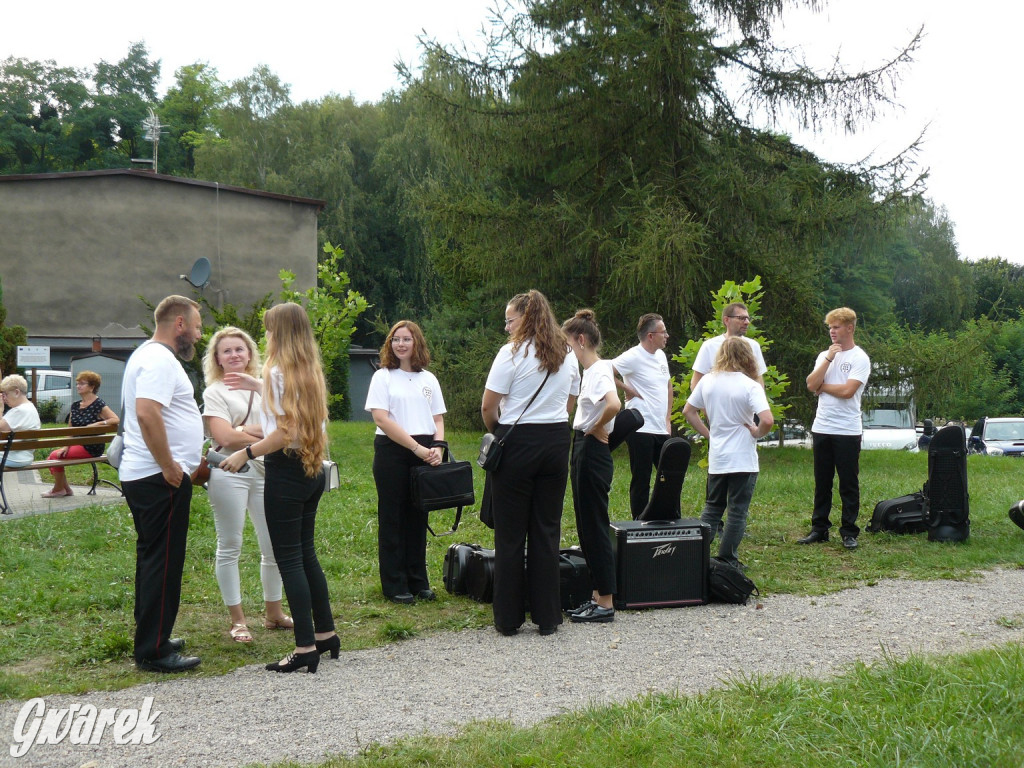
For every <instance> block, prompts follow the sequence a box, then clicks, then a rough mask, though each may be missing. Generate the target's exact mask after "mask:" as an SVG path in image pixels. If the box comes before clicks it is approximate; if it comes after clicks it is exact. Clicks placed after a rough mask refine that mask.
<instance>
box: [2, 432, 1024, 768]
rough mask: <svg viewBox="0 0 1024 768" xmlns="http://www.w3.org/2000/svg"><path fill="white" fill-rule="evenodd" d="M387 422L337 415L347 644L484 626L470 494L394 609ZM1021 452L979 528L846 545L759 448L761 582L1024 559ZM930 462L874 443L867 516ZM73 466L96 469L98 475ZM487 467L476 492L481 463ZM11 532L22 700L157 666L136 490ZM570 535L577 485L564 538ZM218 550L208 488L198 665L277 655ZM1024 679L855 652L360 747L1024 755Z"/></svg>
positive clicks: (903, 757) (13, 665)
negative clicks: (143, 609)
mask: <svg viewBox="0 0 1024 768" xmlns="http://www.w3.org/2000/svg"><path fill="white" fill-rule="evenodd" d="M372 431H373V427H372V425H370V424H366V423H336V424H332V425H331V427H330V434H331V453H332V456H333V457H334V459H335V460H336V461H337V462H338V464H339V468H340V470H341V489H340V491H338V492H335V493H332V494H329V495H327V496H325V497H324V500H323V501H322V503H321V511H320V514H319V516H318V519H317V521H318V531H317V542H318V552H319V555H320V561H321V563H322V564H323V566H324V570H325V571H326V573H327V578H328V582H329V584H330V586H331V602H332V605H333V606H334V609H335V612H336V615H337V617H338V630H339V634H340V635H341V638H342V643H343V647H344V648H346V649H357V648H367V647H372V646H376V645H380V644H383V643H387V642H394V641H400V640H403V639H407V638H410V637H414V636H416V635H419V634H423V633H429V632H438V631H456V630H459V629H462V628H465V627H479V626H486V625H487V624H489V623H490V618H491V617H490V606H488V605H481V604H477V603H475V602H473V601H471V600H469V599H466V598H463V597H453V596H451V595H448V594H447V593H446V592H445V591H444V590H443V588H442V583H441V567H442V562H443V559H444V552H445V549H446V548H447V546H448V544H450V543H452V542H454V541H470V542H478V543H481V544H485V545H489V544H491V543H492V542H493V534H492V532H491V531H490V530H489V529H487V528H485V527H484V526H483V525H482V524H481V523H480V521H479V519H478V517H477V516H476V514H475V510H473V511H471V512H468V513H467V515H466V516H465V517H464V520H463V524H462V527H461V528H460V529H459V532H458V533H457V534H455V535H454V536H451V537H441V538H437V539H434V538H431V539H430V541H429V543H428V563H429V569H430V573H431V577H432V580H433V583H434V586H435V589H436V590H437V592H438V600H437V602H435V603H430V604H417V605H415V606H398V605H394V604H392V603H390V602H388V601H386V600H385V599H384V598H383V596H382V594H381V591H380V583H379V580H378V576H377V554H376V493H375V489H374V485H373V479H372V476H371V472H370V466H371V461H372V454H373V449H372ZM478 437H479V436H478V435H477V434H473V433H465V434H452V435H449V439H450V441H451V443H452V449H453V452H454V454H455V456H456V457H458V458H460V459H472V458H473V457H474V456H475V453H476V447H477V444H478ZM1020 468H1021V467H1020V464H1019V463H1018V462H1016V461H1014V460H1012V459H1004V458H999V457H983V456H972V457H970V458H969V460H968V477H969V484H970V490H971V537H970V540H969V541H967V542H966V543H963V544H937V543H931V542H928V541H927V539H926V536H925V535H923V534H922V535H916V536H893V535H890V534H877V535H872V534H867V533H864V534H862V536H861V547H860V549H859V550H857V551H856V552H854V553H850V552H846V551H845V550H843V549H842V547H841V546H840V545H839V543H838V542H837V541H832V542H830V543H828V544H825V545H820V546H813V547H802V546H797V545H796V544H795V543H794V542H795V539H796V538H798V537H799V536H802V535H803V534H805V533H806V532H807V530H808V525H809V516H810V500H811V496H812V491H813V479H812V472H811V453H810V452H809V451H808V450H806V449H801V448H783V449H768V450H763V451H762V452H761V476H760V478H759V481H758V486H757V490H756V491H755V494H754V501H753V504H752V506H751V514H750V523H749V527H748V536H747V538H746V539H745V540H744V543H743V546H742V548H741V550H740V554H741V557H742V559H743V560H744V561H745V562H746V563H747V564H748V566H749V568H750V570H749V575H750V576H751V577H752V578H753V579H754V581H755V582H757V584H758V586H759V587H760V588H761V590H762V593H763V594H772V593H795V594H809V595H817V594H825V593H829V592H835V591H837V590H841V589H846V588H850V587H856V586H860V585H863V584H871V583H874V582H877V581H878V580H879V579H883V578H909V579H932V578H958V579H967V578H971V577H972V575H973V574H975V573H976V572H977V571H979V570H982V569H987V568H993V567H1012V568H1019V567H1024V534H1022V533H1021V531H1019V530H1018V529H1017V528H1016V527H1015V526H1014V525H1013V524H1012V523H1010V522H1009V521H1008V520H1007V517H1006V510H1007V509H1008V508H1009V506H1010V505H1011V504H1012V503H1013V502H1015V501H1017V500H1018V499H1019V498H1021V496H1022V495H1024V491H1022V489H1021V487H1020V483H1019V476H1020ZM73 469H78V470H79V471H84V472H88V470H87V468H73ZM926 470H927V457H926V456H925V455H924V454H905V453H889V452H866V453H863V454H862V456H861V494H862V506H861V524H862V527H864V526H866V525H867V522H868V520H869V519H870V515H871V509H872V508H873V506H874V503H875V502H876V501H878V500H881V499H886V498H891V497H894V496H898V495H902V494H905V493H909V492H911V491H914V490H917V489H918V488H919V487H920V486H921V484H922V483H923V482H924V480H925V476H926ZM103 471H104V472H110V471H111V470H110V469H109V468H103ZM111 476H112V477H113V475H111ZM71 478H72V482H85V476H84V475H83V476H81V477H80V478H79V477H76V476H75V475H74V474H72V475H71ZM476 479H477V482H478V487H477V492H478V497H479V493H480V492H481V490H482V488H481V486H482V481H483V477H482V473H480V472H477V474H476ZM704 480H705V473H704V470H703V469H701V468H700V467H699V466H696V465H694V466H692V467H691V468H690V471H689V473H688V475H687V479H686V483H685V485H684V488H683V495H682V509H683V514H684V516H696V515H697V514H699V511H700V508H701V506H702V503H703V492H704ZM628 483H629V467H628V461H627V456H626V454H625V451H620V452H619V453H618V455H617V457H616V474H615V481H614V485H613V490H612V510H613V515H612V517H613V518H617V519H625V518H627V517H628V511H627V510H628V500H627V490H628ZM836 501H837V502H838V497H837V499H836ZM616 512H617V514H616ZM453 514H454V512H451V511H447V512H439V513H432V515H431V522H432V524H434V528H435V530H438V531H440V530H447V528H448V527H450V525H451V520H452V517H453ZM0 533H2V535H0V697H2V698H7V699H25V698H30V697H32V696H42V695H48V694H55V693H78V692H84V691H88V690H95V689H109V688H123V687H127V686H129V685H134V684H137V683H141V682H149V681H151V680H152V676H151V675H147V674H140V673H138V672H136V671H135V669H134V667H133V665H132V664H131V638H132V605H133V588H132V577H133V574H134V564H135V553H134V541H135V532H134V529H133V527H132V522H131V516H130V514H129V513H128V510H127V507H126V506H124V505H114V506H108V507H84V508H80V509H78V510H75V511H71V512H66V513H57V514H48V515H39V516H33V517H27V518H22V519H19V520H13V521H6V522H4V523H2V526H0ZM575 542H576V536H575V528H574V524H573V513H572V499H571V493H570V494H567V496H566V504H565V514H564V516H563V543H564V544H565V545H568V544H572V543H575ZM215 548H216V542H215V535H214V527H213V520H212V515H211V511H210V507H209V504H208V502H207V498H206V493H205V492H204V491H201V490H200V491H197V492H196V495H195V497H194V499H193V507H192V521H191V528H190V531H189V543H188V554H187V561H186V565H185V574H184V581H183V587H182V595H183V598H182V606H181V612H180V614H179V617H178V623H177V625H176V633H178V634H181V635H184V636H186V637H187V638H188V640H189V648H190V650H193V651H195V652H196V653H198V654H199V655H201V656H202V657H203V665H202V667H200V668H199V670H197V674H198V675H201V676H210V675H219V674H223V673H225V672H228V671H230V670H232V669H235V668H237V667H240V666H243V665H247V664H253V663H259V662H265V661H266V659H267V658H273V657H274V655H275V654H278V653H280V654H282V655H283V653H285V652H286V651H287V650H288V649H289V648H290V647H291V642H292V638H291V635H290V633H288V632H267V631H265V630H263V629H262V624H261V622H260V618H261V615H262V614H261V611H262V603H261V590H260V585H259V554H258V548H257V546H256V542H255V538H254V537H253V535H252V532H251V530H248V529H247V532H246V541H245V545H244V548H243V559H242V580H243V595H244V600H245V609H246V614H247V616H248V617H249V619H250V626H251V627H252V629H253V631H254V633H255V635H256V637H257V640H258V642H257V643H253V644H251V645H242V644H238V643H233V642H231V641H230V640H229V638H228V636H227V628H228V619H227V612H226V610H225V608H224V606H223V605H222V602H221V598H220V593H219V591H218V589H217V583H216V580H215V578H214V573H213V564H214V553H215ZM1005 622H1006V625H1007V626H1017V625H1019V624H1020V622H1024V614H1018V615H1015V616H1008V617H1006V618H1005ZM1022 676H1024V659H1022V658H1021V651H1020V649H1019V648H1008V649H1004V650H1002V651H990V652H983V653H979V654H973V655H970V656H964V657H958V658H955V659H953V660H950V661H949V662H947V663H943V664H941V665H938V664H932V663H928V662H925V661H922V660H914V659H912V660H910V661H909V662H902V663H898V664H897V663H894V662H893V663H889V664H885V665H881V666H880V667H878V668H871V669H867V668H858V669H856V670H855V671H854V672H853V673H852V674H850V675H848V676H845V677H843V678H839V679H837V680H832V681H828V682H814V681H807V680H803V679H797V678H792V679H786V680H784V681H781V682H778V681H776V682H772V683H770V684H769V683H766V682H764V681H757V680H752V681H748V682H746V683H742V684H737V685H732V686H729V687H727V688H726V689H724V690H720V691H714V692H711V693H708V694H706V695H704V696H699V697H694V698H676V697H671V696H652V697H648V698H646V699H643V700H639V701H635V702H631V703H629V704H626V705H623V706H621V707H611V708H601V709H594V710H592V711H586V712H582V713H577V714H572V715H567V716H566V717H564V718H559V719H557V720H556V721H552V722H548V723H544V724H542V725H540V726H537V727H535V728H530V729H516V728H513V727H511V726H509V725H508V724H503V723H485V724H480V725H474V726H472V727H470V728H468V729H466V730H465V731H464V732H463V733H462V734H461V735H460V736H458V737H457V738H455V739H453V740H446V739H439V740H434V739H416V740H411V741H403V742H401V743H399V744H397V745H394V746H391V747H387V748H382V749H380V750H376V749H375V750H371V751H370V752H368V754H367V755H366V757H365V758H364V759H367V760H374V761H377V760H381V761H386V762H387V763H388V764H392V765H418V764H423V763H430V764H435V763H436V764H440V765H469V764H473V765H477V764H480V765H555V764H559V765H561V764H573V765H595V766H596V765H612V764H623V765H644V766H646V765H666V766H667V765H752V766H757V765H766V766H776V765H778V766H784V765H795V764H801V765H879V766H882V765H887V766H888V765H915V766H916V765H958V766H959V765H1018V764H1021V762H1022V760H1024V755H1022V753H1021V747H1020V745H1021V743H1022V739H1021V734H1020V729H1021V727H1022V725H1021V722H1020V718H1019V717H1018V718H1017V720H1013V717H1012V713H1013V712H1019V711H1020V709H1021V704H1022V703H1024V702H1021V701H1020V697H1021V696H1022V693H1021V691H1024V686H1022V685H1021V684H1020V682H1021V680H1020V678H1021V677H1022ZM1002 696H1006V697H1007V698H1006V700H1005V702H1004V701H1003V699H1002V698H1000V697H1002ZM1007 712H1009V713H1011V714H1007ZM975 721H977V723H978V724H977V725H972V726H970V730H971V733H970V739H969V741H970V743H969V744H967V745H965V744H964V743H963V742H964V737H959V738H951V737H947V736H948V734H949V732H950V731H951V730H952V729H953V727H954V725H955V726H957V727H963V726H964V724H965V723H968V722H975ZM1011 721H1012V722H1011ZM609 755H611V758H609V757H608V756H609ZM794 755H799V756H800V757H799V759H797V758H794ZM921 755H927V756H928V757H927V759H922V758H921ZM978 755H985V756H986V757H985V759H978ZM347 764H348V763H347V762H346V761H341V762H331V763H327V764H325V765H347Z"/></svg>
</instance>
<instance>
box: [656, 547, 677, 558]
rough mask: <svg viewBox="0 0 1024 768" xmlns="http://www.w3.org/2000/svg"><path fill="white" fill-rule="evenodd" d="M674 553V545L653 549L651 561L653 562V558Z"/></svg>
mask: <svg viewBox="0 0 1024 768" xmlns="http://www.w3.org/2000/svg"><path fill="white" fill-rule="evenodd" d="M675 551H676V545H675V544H662V545H661V546H660V547H655V548H654V550H653V554H652V555H651V559H652V560H653V559H654V558H656V557H660V556H661V555H671V554H672V553H674V552H675Z"/></svg>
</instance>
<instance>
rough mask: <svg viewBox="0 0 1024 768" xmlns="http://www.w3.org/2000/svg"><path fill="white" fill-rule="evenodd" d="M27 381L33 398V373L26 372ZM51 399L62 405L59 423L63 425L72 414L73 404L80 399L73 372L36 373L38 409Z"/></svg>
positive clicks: (58, 411)
mask: <svg viewBox="0 0 1024 768" xmlns="http://www.w3.org/2000/svg"><path fill="white" fill-rule="evenodd" d="M25 380H26V381H27V382H28V387H29V396H31V394H32V392H31V390H32V371H26V372H25ZM51 398H52V399H54V400H56V401H57V402H58V403H60V408H58V409H57V423H59V424H63V423H64V422H66V421H67V420H68V414H69V413H71V404H72V403H73V402H74V401H75V400H77V399H78V393H77V392H76V391H75V379H74V377H73V376H72V375H71V371H39V370H37V371H36V399H35V403H36V408H38V407H39V406H40V405H42V404H44V403H45V402H46V401H48V400H50V399H51Z"/></svg>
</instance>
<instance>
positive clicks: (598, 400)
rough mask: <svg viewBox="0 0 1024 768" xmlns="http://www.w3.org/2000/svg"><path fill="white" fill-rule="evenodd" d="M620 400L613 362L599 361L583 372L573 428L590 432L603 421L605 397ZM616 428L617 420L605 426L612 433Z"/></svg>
mask: <svg viewBox="0 0 1024 768" xmlns="http://www.w3.org/2000/svg"><path fill="white" fill-rule="evenodd" d="M609 393H610V396H611V397H613V398H616V399H618V397H619V395H618V393H617V392H616V391H615V372H614V371H613V370H612V363H611V360H598V361H597V362H596V363H594V364H593V365H592V366H590V367H589V368H587V369H586V370H585V371H583V382H582V384H580V397H579V400H577V401H576V418H575V419H574V420H573V422H572V428H573V429H578V430H579V431H580V432H588V431H590V428H591V427H593V426H594V425H595V424H597V422H598V421H599V420H600V419H601V414H602V413H604V406H605V397H607V396H609ZM614 426H615V419H612V420H611V421H609V422H608V423H607V424H605V429H606V430H607V431H608V432H611V431H612V429H613V428H614Z"/></svg>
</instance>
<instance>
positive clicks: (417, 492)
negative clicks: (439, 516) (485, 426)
mask: <svg viewBox="0 0 1024 768" xmlns="http://www.w3.org/2000/svg"><path fill="white" fill-rule="evenodd" d="M431 447H432V448H437V447H440V448H443V449H444V456H443V457H442V458H441V463H440V464H438V465H437V466H436V467H432V466H430V465H429V464H424V465H423V466H421V467H413V468H412V470H411V471H410V473H409V482H410V484H411V489H412V503H413V506H415V507H416V508H417V509H419V510H421V511H423V512H433V511H434V510H435V509H457V510H458V511H457V512H456V513H455V523H454V525H452V529H451V530H450V531H448V532H447V533H442V534H441V535H442V536H448V535H450V534H453V533H455V531H457V530H458V529H459V521H461V520H462V508H463V507H470V506H472V505H473V504H474V503H476V494H475V493H474V492H473V466H472V465H471V464H470V463H469V462H468V461H455V459H454V458H453V457H452V455H451V452H450V451H449V450H448V443H446V442H444V441H443V440H435V441H434V443H433V444H432V445H431ZM427 530H428V531H430V533H431V535H433V536H437V534H436V533H434V530H433V529H432V528H431V527H430V526H429V525H427Z"/></svg>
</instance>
